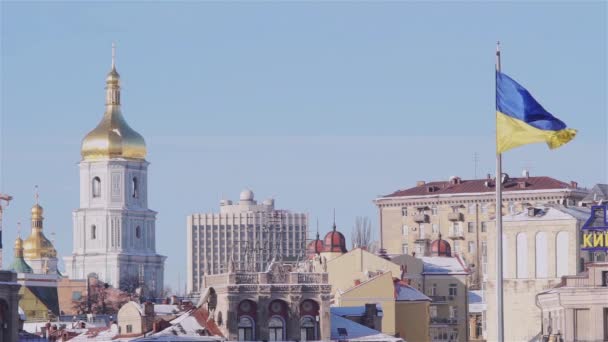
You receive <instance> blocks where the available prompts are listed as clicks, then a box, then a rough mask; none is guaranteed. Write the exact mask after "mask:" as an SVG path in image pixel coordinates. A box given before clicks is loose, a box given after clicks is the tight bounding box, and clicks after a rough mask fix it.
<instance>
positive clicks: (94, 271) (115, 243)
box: [64, 56, 166, 294]
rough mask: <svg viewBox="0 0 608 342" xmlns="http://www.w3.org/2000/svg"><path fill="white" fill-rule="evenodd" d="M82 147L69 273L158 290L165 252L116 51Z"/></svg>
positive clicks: (140, 140) (67, 263)
mask: <svg viewBox="0 0 608 342" xmlns="http://www.w3.org/2000/svg"><path fill="white" fill-rule="evenodd" d="M80 153H81V156H82V160H81V161H80V163H79V170H80V208H79V209H76V210H75V211H74V213H73V219H74V225H73V234H72V236H73V252H72V255H71V256H67V257H65V258H64V261H65V268H66V272H67V274H68V275H69V277H70V278H72V279H86V278H87V277H88V276H90V275H94V276H97V277H98V279H100V280H102V281H104V282H106V283H108V284H110V285H112V286H113V287H115V288H118V287H121V285H123V283H126V282H129V283H133V282H137V283H138V284H139V286H142V287H144V286H145V289H146V290H147V291H148V293H152V294H154V293H158V292H159V291H160V290H162V289H163V286H164V264H165V259H166V257H165V256H162V255H158V254H157V253H156V212H155V211H153V210H150V209H149V208H148V164H149V163H148V162H147V161H146V153H147V150H146V143H145V141H144V138H143V137H142V136H141V135H140V134H139V133H137V132H136V131H135V130H133V129H132V128H131V127H130V126H129V125H128V124H127V122H126V121H125V119H124V117H123V115H122V111H121V101H120V76H119V75H118V72H117V71H116V67H115V63H114V56H113V57H112V68H111V70H110V72H109V73H108V76H107V77H106V109H105V113H104V115H103V118H102V119H101V121H100V122H99V124H98V125H97V127H95V129H93V130H92V131H91V132H89V133H88V134H87V135H86V136H85V138H84V139H83V140H82V147H81V151H80Z"/></svg>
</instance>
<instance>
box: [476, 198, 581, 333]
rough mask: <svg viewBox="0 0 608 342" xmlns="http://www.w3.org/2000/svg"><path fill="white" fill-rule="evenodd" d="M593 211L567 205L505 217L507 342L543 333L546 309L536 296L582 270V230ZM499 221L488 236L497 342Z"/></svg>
mask: <svg viewBox="0 0 608 342" xmlns="http://www.w3.org/2000/svg"><path fill="white" fill-rule="evenodd" d="M589 212H590V211H589V210H588V209H587V208H582V207H566V206H562V205H552V206H538V207H529V208H528V209H527V210H526V211H524V212H521V213H516V214H510V215H505V216H504V217H503V239H502V244H503V252H504V253H503V274H504V281H503V293H504V326H505V339H506V340H507V341H530V340H533V339H537V338H539V337H540V333H541V331H540V321H541V312H540V310H539V309H538V307H537V306H536V304H535V303H536V294H537V293H539V292H542V291H545V290H547V289H550V288H553V287H554V286H556V285H558V284H559V283H560V282H561V277H562V276H567V275H576V274H577V273H578V272H580V271H582V268H583V265H584V262H585V261H588V260H589V255H588V252H581V251H580V243H581V241H580V228H581V226H582V225H583V224H584V223H585V221H586V220H587V219H588V217H589ZM494 227H495V224H494V223H492V224H491V230H490V232H491V233H490V234H489V236H488V248H487V254H486V255H484V261H485V262H487V265H488V266H487V270H488V273H487V275H486V280H487V281H486V282H485V283H484V291H483V295H484V297H485V298H486V305H487V310H486V313H485V323H486V336H485V337H486V339H487V340H488V341H495V340H496V338H497V337H496V336H497V324H496V322H497V318H496V312H497V307H496V301H495V298H496V267H495V263H494V260H496V254H495V250H496V248H495V246H496V235H495V233H494V232H495V228H494Z"/></svg>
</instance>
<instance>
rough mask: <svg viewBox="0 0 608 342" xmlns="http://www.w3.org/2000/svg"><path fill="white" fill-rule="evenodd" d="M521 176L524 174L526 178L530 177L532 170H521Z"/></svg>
mask: <svg viewBox="0 0 608 342" xmlns="http://www.w3.org/2000/svg"><path fill="white" fill-rule="evenodd" d="M521 176H522V177H524V178H530V171H528V170H526V169H524V170H523V171H522V172H521Z"/></svg>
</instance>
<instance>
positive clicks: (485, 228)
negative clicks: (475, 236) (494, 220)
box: [481, 222, 488, 233]
mask: <svg viewBox="0 0 608 342" xmlns="http://www.w3.org/2000/svg"><path fill="white" fill-rule="evenodd" d="M487 231H488V223H487V222H481V232H482V233H485V232H487Z"/></svg>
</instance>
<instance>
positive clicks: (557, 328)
mask: <svg viewBox="0 0 608 342" xmlns="http://www.w3.org/2000/svg"><path fill="white" fill-rule="evenodd" d="M536 305H538V307H539V308H540V312H541V317H542V319H541V320H540V322H538V323H539V326H538V329H539V330H541V331H542V335H543V336H544V337H546V338H547V339H549V340H551V339H552V340H553V341H560V342H561V341H589V342H590V341H608V263H605V262H604V263H590V264H588V265H587V268H586V270H585V273H584V274H580V275H578V276H565V277H563V279H562V282H561V283H560V284H559V286H556V287H554V288H551V289H548V290H545V291H542V292H540V293H539V294H538V296H537V300H536Z"/></svg>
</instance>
